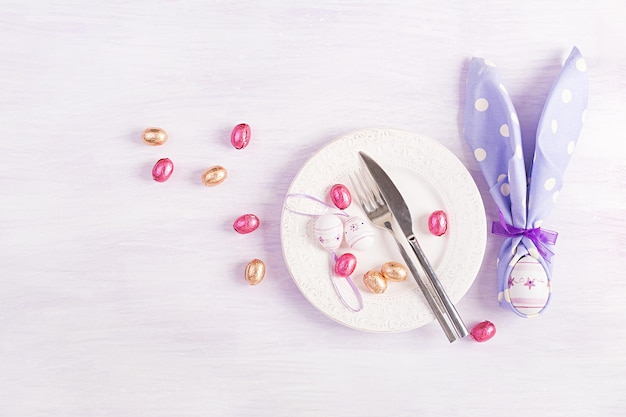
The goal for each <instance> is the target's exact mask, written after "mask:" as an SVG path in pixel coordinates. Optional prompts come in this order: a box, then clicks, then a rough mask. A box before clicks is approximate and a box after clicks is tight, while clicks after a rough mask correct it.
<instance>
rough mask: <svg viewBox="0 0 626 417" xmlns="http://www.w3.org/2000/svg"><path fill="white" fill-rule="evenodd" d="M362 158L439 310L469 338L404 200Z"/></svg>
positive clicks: (388, 180) (385, 177) (365, 157)
mask: <svg viewBox="0 0 626 417" xmlns="http://www.w3.org/2000/svg"><path fill="white" fill-rule="evenodd" d="M359 156H360V157H361V160H362V161H363V163H364V165H365V167H366V168H367V170H368V171H369V173H370V175H371V176H372V178H373V180H374V181H375V182H376V184H377V185H378V188H379V190H380V192H381V194H382V197H383V198H384V200H385V202H386V203H387V205H388V206H389V210H390V211H391V213H392V215H393V217H395V219H396V221H397V223H398V225H399V226H400V230H401V231H402V234H403V235H404V237H405V238H406V240H407V242H408V243H409V246H410V247H411V249H412V250H413V252H414V253H415V256H416V257H417V259H418V261H419V263H420V265H421V266H422V269H423V270H424V273H425V274H426V277H427V279H428V283H429V284H430V286H431V288H432V289H433V292H434V294H435V296H436V299H437V300H438V302H439V304H440V306H441V307H442V309H443V310H444V311H445V313H446V314H447V315H448V317H449V319H450V322H451V323H452V326H453V327H454V330H455V331H456V333H457V334H458V335H459V336H460V337H465V336H467V335H468V334H469V331H468V330H467V327H466V326H465V323H463V320H462V319H461V316H460V315H459V313H458V311H457V310H456V308H455V307H454V304H452V301H450V298H449V297H448V295H447V293H446V291H445V290H444V288H443V286H442V285H441V282H440V281H439V279H438V278H437V274H436V273H435V271H434V269H433V267H432V265H431V264H430V262H429V261H428V258H427V257H426V254H425V253H424V251H423V250H422V248H421V246H420V245H419V243H418V241H417V238H416V237H415V233H413V219H412V218H411V212H410V210H409V207H408V205H407V204H406V201H405V200H404V197H402V194H401V193H400V191H399V190H398V188H397V187H396V185H395V184H394V183H393V181H392V180H391V178H390V177H389V175H387V173H386V172H385V170H383V169H382V168H381V167H380V165H378V163H377V162H376V161H374V160H373V159H372V158H371V157H370V156H368V155H367V154H365V153H364V152H359ZM415 279H420V277H415Z"/></svg>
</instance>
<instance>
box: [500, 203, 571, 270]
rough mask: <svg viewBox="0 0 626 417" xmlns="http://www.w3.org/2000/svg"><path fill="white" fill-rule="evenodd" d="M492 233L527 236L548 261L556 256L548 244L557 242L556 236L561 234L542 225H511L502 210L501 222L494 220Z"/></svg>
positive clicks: (506, 235)
mask: <svg viewBox="0 0 626 417" xmlns="http://www.w3.org/2000/svg"><path fill="white" fill-rule="evenodd" d="M491 233H493V234H494V235H498V236H504V237H517V236H524V237H527V238H528V239H530V240H531V241H532V242H533V243H534V244H535V246H536V247H537V250H538V251H539V253H540V254H541V256H542V257H543V258H544V259H545V260H546V261H547V262H550V260H551V259H552V256H554V252H552V251H551V250H550V248H548V246H547V245H551V246H553V245H554V244H555V243H556V238H557V237H558V236H559V234H558V233H557V232H555V231H553V230H547V229H542V228H541V227H535V228H533V229H522V228H521V227H515V226H511V225H510V224H507V223H506V220H504V216H503V215H502V212H500V222H493V224H492V225H491Z"/></svg>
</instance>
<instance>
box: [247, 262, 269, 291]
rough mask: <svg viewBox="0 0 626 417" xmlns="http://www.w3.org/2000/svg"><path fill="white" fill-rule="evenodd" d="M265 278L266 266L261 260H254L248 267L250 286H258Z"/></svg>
mask: <svg viewBox="0 0 626 417" xmlns="http://www.w3.org/2000/svg"><path fill="white" fill-rule="evenodd" d="M263 278H265V264H264V263H263V261H262V260H260V259H253V260H251V261H250V262H248V265H246V281H248V284H250V285H258V284H260V283H261V281H263Z"/></svg>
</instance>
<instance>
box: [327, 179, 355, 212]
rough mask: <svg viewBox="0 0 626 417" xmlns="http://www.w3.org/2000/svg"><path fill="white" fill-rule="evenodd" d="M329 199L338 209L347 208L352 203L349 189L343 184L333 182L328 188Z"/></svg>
mask: <svg viewBox="0 0 626 417" xmlns="http://www.w3.org/2000/svg"><path fill="white" fill-rule="evenodd" d="M330 199H331V201H332V202H333V204H334V205H335V206H336V207H337V208H338V209H340V210H344V209H347V208H348V207H350V204H352V195H350V190H348V187H346V186H345V185H343V184H335V185H333V186H332V187H331V188H330Z"/></svg>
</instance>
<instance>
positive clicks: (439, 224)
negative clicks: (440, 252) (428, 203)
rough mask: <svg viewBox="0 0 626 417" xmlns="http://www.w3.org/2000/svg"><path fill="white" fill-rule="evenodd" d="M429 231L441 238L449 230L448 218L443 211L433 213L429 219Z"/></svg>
mask: <svg viewBox="0 0 626 417" xmlns="http://www.w3.org/2000/svg"><path fill="white" fill-rule="evenodd" d="M428 230H429V231H430V233H432V234H433V235H435V236H441V235H443V234H444V233H446V231H447V230H448V216H447V215H446V212H445V211H443V210H437V211H433V212H432V213H431V215H430V216H429V217H428Z"/></svg>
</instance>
